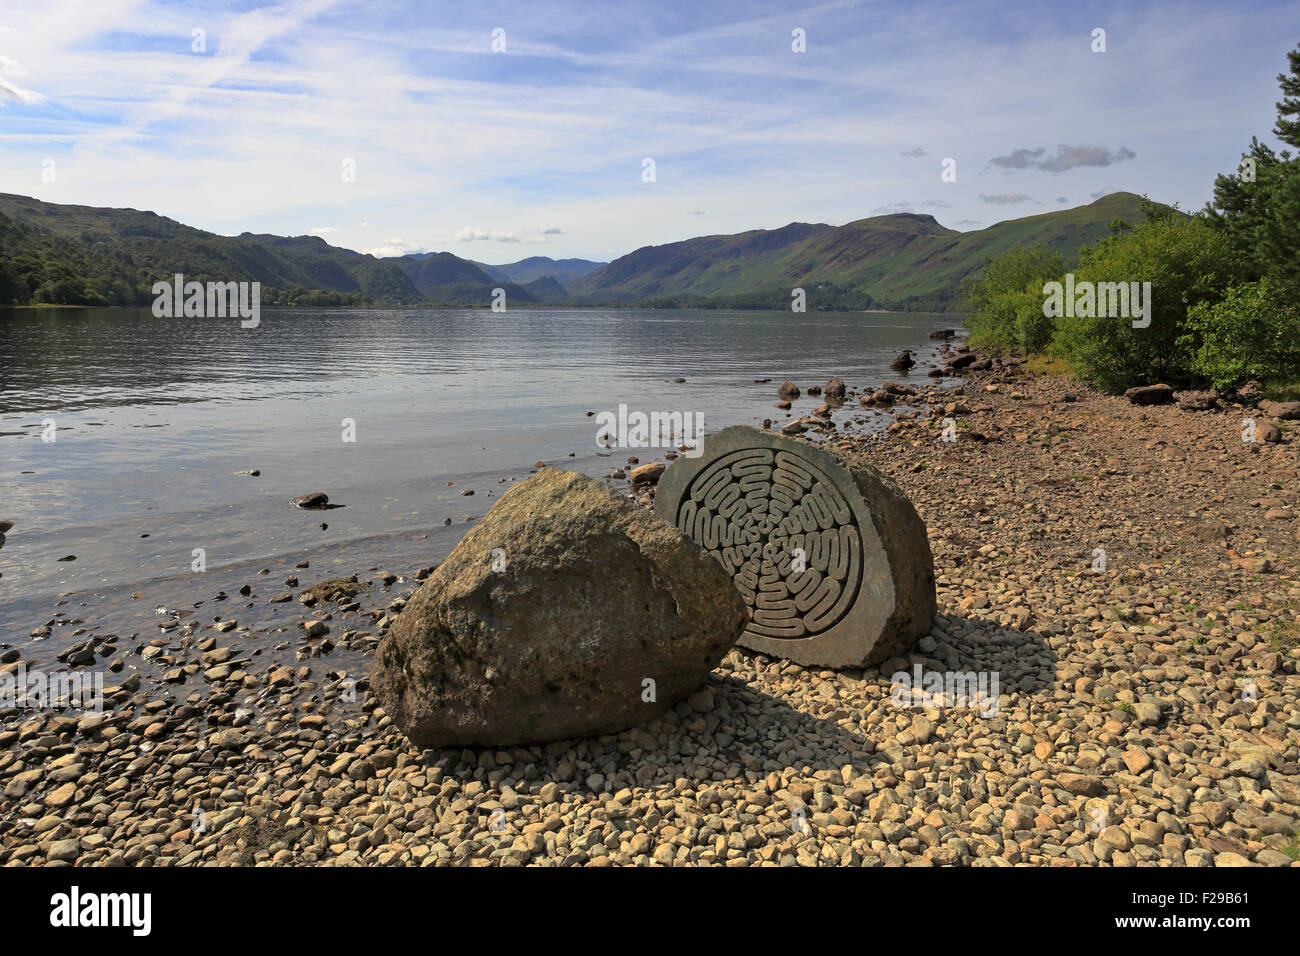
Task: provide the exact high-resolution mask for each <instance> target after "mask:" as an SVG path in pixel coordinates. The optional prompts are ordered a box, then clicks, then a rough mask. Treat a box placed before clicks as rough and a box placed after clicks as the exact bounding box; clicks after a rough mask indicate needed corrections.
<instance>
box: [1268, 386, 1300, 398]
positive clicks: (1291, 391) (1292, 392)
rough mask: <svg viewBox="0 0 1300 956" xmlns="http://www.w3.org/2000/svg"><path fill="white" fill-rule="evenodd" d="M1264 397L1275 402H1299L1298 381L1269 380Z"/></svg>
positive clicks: (1299, 387) (1299, 389)
mask: <svg viewBox="0 0 1300 956" xmlns="http://www.w3.org/2000/svg"><path fill="white" fill-rule="evenodd" d="M1264 397H1265V398H1269V399H1272V400H1273V401H1275V402H1300V382H1269V383H1268V384H1267V385H1265V386H1264Z"/></svg>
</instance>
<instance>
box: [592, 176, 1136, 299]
mask: <svg viewBox="0 0 1300 956" xmlns="http://www.w3.org/2000/svg"><path fill="white" fill-rule="evenodd" d="M1142 218H1143V214H1142V211H1141V197H1139V196H1136V195H1134V194H1133V193H1112V194H1110V195H1108V196H1104V197H1102V198H1101V199H1098V200H1097V201H1096V202H1094V203H1091V204H1090V205H1087V206H1079V207H1077V208H1075V209H1066V210H1060V211H1056V212H1048V213H1043V214H1041V215H1038V216H1030V217H1027V218H1025V219H1013V220H1009V221H1007V222H1000V223H998V224H996V225H993V226H990V227H988V228H987V229H980V230H976V231H973V232H966V233H961V232H957V231H956V230H953V229H948V228H945V227H944V226H941V225H940V224H939V223H938V222H936V221H935V219H934V217H933V216H928V215H918V214H912V213H900V214H894V215H887V216H876V217H873V218H871V219H860V220H858V221H856V222H850V223H848V224H846V225H843V226H828V225H825V224H810V223H790V224H789V225H788V226H783V227H781V228H780V229H770V230H763V229H759V230H754V231H752V232H743V233H739V234H737V235H730V236H703V237H700V238H696V239H687V240H684V241H682V242H672V243H668V244H666V245H662V246H646V247H645V248H642V249H638V250H636V251H635V252H631V253H629V254H628V255H626V256H623V257H621V258H619V259H615V260H614V261H613V262H611V263H610V264H609V265H606V266H602V267H601V268H599V269H596V270H595V271H594V272H591V273H590V274H589V275H587V276H586V277H584V278H583V279H581V280H579V281H578V282H575V283H571V284H570V285H569V286H568V288H569V292H570V293H571V294H572V296H573V297H574V299H575V300H577V301H580V302H586V303H590V304H607V305H626V304H631V303H636V302H648V303H654V304H662V305H670V304H678V305H683V306H685V305H703V304H709V305H713V306H728V305H729V306H737V307H767V308H788V307H789V303H790V295H791V290H792V289H793V288H795V287H801V288H803V289H804V290H805V292H806V294H807V297H808V307H809V308H822V309H835V308H873V307H874V308H892V309H933V310H936V311H942V310H945V309H949V308H952V307H954V306H955V305H956V304H957V303H956V299H957V296H958V294H959V289H960V283H961V280H962V279H963V278H964V277H965V276H967V275H969V274H970V273H972V272H975V271H977V270H978V269H980V268H981V267H982V265H983V263H984V260H985V259H986V258H987V257H989V256H992V255H996V254H997V253H999V252H1004V251H1006V250H1007V249H1010V248H1014V247H1016V246H1021V245H1046V246H1047V247H1048V248H1050V249H1052V250H1054V251H1057V252H1060V253H1061V254H1062V255H1063V256H1064V258H1065V259H1066V261H1067V262H1073V261H1075V260H1076V259H1077V257H1078V254H1079V250H1080V249H1081V248H1082V247H1084V246H1086V245H1089V244H1090V243H1093V242H1096V241H1097V240H1098V239H1100V238H1101V237H1102V236H1104V235H1106V233H1107V232H1108V224H1109V223H1110V222H1112V221H1113V220H1115V219H1123V220H1125V221H1128V222H1140V221H1142Z"/></svg>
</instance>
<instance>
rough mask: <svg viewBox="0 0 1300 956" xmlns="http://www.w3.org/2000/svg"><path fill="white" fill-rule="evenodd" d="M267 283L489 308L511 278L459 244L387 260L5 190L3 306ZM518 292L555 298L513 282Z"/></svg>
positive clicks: (273, 292) (0, 217) (294, 291)
mask: <svg viewBox="0 0 1300 956" xmlns="http://www.w3.org/2000/svg"><path fill="white" fill-rule="evenodd" d="M178 272H179V273H182V274H184V275H185V277H186V278H187V279H192V280H195V281H199V282H207V281H223V282H224V281H247V282H260V283H261V284H262V299H263V302H265V303H267V304H280V305H371V304H389V305H417V304H446V305H487V304H488V302H489V301H490V300H491V294H492V289H493V288H494V287H496V286H500V285H503V284H502V283H500V282H498V281H497V280H494V279H493V278H492V277H490V276H488V275H487V274H486V273H484V272H483V271H482V270H481V269H479V268H478V267H477V266H475V265H473V264H472V263H470V262H468V261H466V260H464V259H459V258H457V257H456V256H453V255H451V254H450V253H439V254H436V255H434V256H431V257H429V258H427V259H424V260H421V261H418V262H417V261H408V260H407V259H406V258H405V257H402V258H392V259H379V258H376V257H374V256H370V255H364V254H362V253H359V252H353V251H352V250H350V249H340V248H337V247H335V246H331V245H330V244H329V243H327V242H326V241H325V240H324V239H321V238H320V237H318V236H295V237H284V236H272V235H255V234H253V233H244V234H242V235H240V236H219V235H217V234H215V233H211V232H205V231H204V230H202V229H195V228H193V227H191V226H186V225H184V224H182V223H179V222H176V221H175V220H174V219H168V218H166V217H164V216H159V215H157V214H155V213H152V212H141V211H139V210H135V209H109V208H98V207H93V206H72V205H60V204H55V203H46V202H41V201H40V200H37V199H31V198H29V197H26V196H14V195H8V194H0V303H5V302H18V303H23V302H49V303H59V304H68V305H146V304H148V303H150V302H152V301H153V294H152V292H151V289H152V287H153V283H154V282H155V281H157V280H159V279H167V280H170V279H171V277H172V276H173V275H175V274H176V273H178ZM504 286H505V288H506V290H507V294H508V296H509V300H510V301H512V302H520V303H536V302H540V301H543V299H547V300H553V299H554V297H555V291H554V288H553V287H552V286H551V285H549V284H545V285H543V286H541V287H539V291H538V292H537V293H534V292H532V291H530V290H529V289H528V287H526V286H523V285H514V284H504Z"/></svg>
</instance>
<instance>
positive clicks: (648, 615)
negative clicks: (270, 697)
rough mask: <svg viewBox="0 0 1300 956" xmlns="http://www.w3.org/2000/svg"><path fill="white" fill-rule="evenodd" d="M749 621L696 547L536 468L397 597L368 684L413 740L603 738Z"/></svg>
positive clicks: (582, 480) (668, 702)
mask: <svg viewBox="0 0 1300 956" xmlns="http://www.w3.org/2000/svg"><path fill="white" fill-rule="evenodd" d="M745 620H746V613H745V605H744V602H743V601H742V600H741V598H740V595H739V594H738V593H736V590H735V588H734V587H732V584H731V581H730V580H729V579H728V577H727V575H726V574H725V573H724V572H723V570H722V568H721V567H719V566H718V564H717V562H715V561H713V560H712V559H711V558H710V557H709V556H708V555H706V554H705V553H704V552H703V550H701V549H700V548H699V547H698V546H697V545H696V544H695V543H694V542H692V541H690V540H688V539H687V538H685V537H684V536H683V535H682V534H681V533H680V532H678V531H677V530H676V529H675V528H673V527H671V526H669V525H666V524H664V523H663V522H661V521H659V520H658V519H656V518H655V517H654V515H652V514H651V513H650V512H648V511H647V510H646V509H645V508H643V507H640V506H638V505H634V504H632V503H631V502H629V501H628V500H626V499H622V498H615V497H614V496H613V495H612V494H611V493H610V492H609V491H607V490H606V489H605V487H604V486H603V485H601V484H600V483H599V482H596V481H594V480H593V479H591V478H587V477H585V476H583V475H579V474H576V473H574V472H570V471H561V470H558V469H554V468H543V469H542V470H541V471H539V472H537V473H536V474H535V475H533V476H531V477H530V478H528V479H527V480H526V481H523V482H521V483H520V484H518V485H516V486H515V487H514V488H512V489H510V491H508V492H507V493H506V494H504V495H502V497H501V499H500V500H499V501H498V502H497V503H496V505H494V506H493V507H492V509H491V510H490V511H489V512H488V513H487V515H486V516H485V517H484V518H483V520H482V521H480V522H479V523H478V524H477V525H476V526H475V527H474V528H473V529H471V530H470V532H469V533H468V534H467V535H465V537H464V538H463V539H462V540H461V542H460V543H459V544H458V545H457V546H456V548H455V549H454V550H453V551H452V552H451V554H450V555H449V556H448V558H447V560H446V561H444V562H443V563H442V564H441V565H440V566H439V567H438V569H437V570H436V571H434V572H433V573H432V574H431V575H430V576H429V578H428V580H426V581H425V583H424V584H423V585H422V586H421V587H420V589H419V590H418V591H417V592H416V593H415V595H414V596H413V597H412V598H411V600H410V601H409V602H407V605H406V607H405V608H404V609H403V611H402V613H401V614H400V615H399V616H398V618H397V620H396V622H395V623H394V624H393V626H392V628H391V629H390V630H389V632H388V634H387V636H386V637H385V638H384V639H383V641H382V642H380V645H379V648H378V650H377V651H376V655H375V661H374V665H373V667H372V671H371V679H370V684H371V690H372V693H373V694H374V695H375V697H376V699H377V700H378V701H379V702H380V703H381V704H382V705H383V707H384V709H385V710H386V711H387V712H388V713H389V714H390V715H391V716H392V718H393V720H394V722H396V724H397V726H398V727H400V728H401V729H402V731H403V732H404V733H405V734H406V735H407V737H409V738H410V739H411V741H412V742H413V743H415V744H416V746H419V747H423V748H434V747H447V746H497V747H499V746H508V745H514V744H532V743H540V742H543V741H551V740H558V739H563V738H567V737H578V736H584V735H590V734H601V733H613V732H615V731H618V730H622V729H624V728H626V727H630V726H632V725H633V724H637V723H639V722H641V721H644V720H648V719H650V718H651V717H654V716H655V715H657V714H659V713H660V712H661V711H663V710H664V709H665V708H667V707H670V706H672V705H673V704H675V703H676V702H677V701H679V700H681V699H682V698H683V697H685V696H687V695H688V694H690V693H691V692H693V691H695V690H696V689H698V688H699V686H700V684H701V683H703V681H704V680H705V678H706V676H707V675H708V673H709V671H711V670H712V669H713V668H714V667H715V666H716V665H717V663H718V662H719V661H720V660H721V659H722V656H723V655H724V654H725V653H726V652H727V650H728V648H730V647H731V646H732V644H734V643H735V640H736V638H737V637H738V636H739V634H740V632H741V630H742V629H743V628H744V626H745ZM648 681H653V684H651V683H648Z"/></svg>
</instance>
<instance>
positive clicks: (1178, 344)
mask: <svg viewBox="0 0 1300 956" xmlns="http://www.w3.org/2000/svg"><path fill="white" fill-rule="evenodd" d="M1242 269H1243V264H1242V262H1241V260H1240V258H1239V257H1236V256H1234V255H1233V254H1232V252H1231V250H1230V249H1229V246H1228V243H1227V241H1226V240H1225V239H1224V237H1223V236H1222V235H1221V234H1220V233H1218V232H1216V231H1215V230H1214V229H1211V228H1210V227H1209V226H1208V225H1206V224H1205V223H1204V222H1203V221H1201V220H1199V219H1192V218H1188V217H1186V216H1183V215H1162V216H1159V217H1156V218H1153V219H1150V220H1148V221H1147V222H1145V223H1142V224H1141V225H1139V226H1137V227H1135V228H1133V229H1131V230H1129V231H1126V232H1121V233H1117V234H1114V235H1111V236H1108V237H1106V238H1105V239H1102V240H1101V241H1100V242H1099V243H1097V244H1096V245H1094V246H1091V247H1089V248H1087V249H1085V250H1083V253H1082V254H1081V256H1080V258H1079V266H1078V268H1077V269H1076V270H1075V285H1076V287H1077V286H1078V284H1079V283H1080V282H1092V283H1101V282H1123V283H1133V282H1137V283H1146V282H1149V283H1151V286H1150V293H1151V294H1150V301H1149V302H1147V303H1146V306H1147V308H1148V309H1149V310H1150V311H1149V313H1148V316H1149V320H1150V324H1149V325H1147V326H1146V327H1145V328H1134V327H1133V321H1132V319H1129V318H1114V317H1101V316H1092V317H1075V318H1067V317H1063V318H1059V319H1057V320H1056V335H1055V339H1054V346H1055V348H1056V349H1057V350H1058V352H1059V354H1060V355H1061V356H1062V357H1063V358H1064V359H1065V360H1066V362H1067V363H1068V364H1069V366H1070V370H1071V371H1072V372H1074V373H1075V374H1076V375H1078V376H1079V377H1080V378H1083V379H1085V380H1087V381H1090V382H1092V383H1093V384H1094V385H1096V386H1098V387H1099V388H1102V389H1104V390H1106V391H1110V392H1120V391H1123V390H1124V389H1126V388H1129V387H1131V386H1134V385H1145V384H1150V383H1152V382H1167V383H1169V384H1171V385H1175V386H1177V385H1181V384H1186V383H1187V382H1188V381H1189V380H1190V379H1191V378H1192V376H1193V374H1194V373H1193V372H1192V361H1191V359H1192V353H1191V348H1192V343H1191V342H1190V341H1189V340H1188V338H1187V310H1188V309H1189V308H1190V307H1192V306H1194V305H1196V304H1198V303H1201V302H1211V303H1212V302H1216V301H1218V300H1219V299H1220V298H1221V297H1222V295H1223V290H1224V289H1225V288H1226V287H1227V286H1228V285H1230V284H1232V283H1233V282H1235V281H1239V280H1240V279H1241V278H1242Z"/></svg>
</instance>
